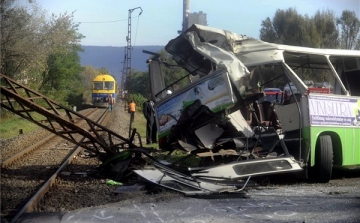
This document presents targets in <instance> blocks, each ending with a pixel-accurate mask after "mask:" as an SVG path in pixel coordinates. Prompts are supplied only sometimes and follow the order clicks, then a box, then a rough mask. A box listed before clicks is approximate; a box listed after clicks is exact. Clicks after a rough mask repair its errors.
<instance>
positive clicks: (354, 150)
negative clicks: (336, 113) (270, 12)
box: [311, 126, 360, 166]
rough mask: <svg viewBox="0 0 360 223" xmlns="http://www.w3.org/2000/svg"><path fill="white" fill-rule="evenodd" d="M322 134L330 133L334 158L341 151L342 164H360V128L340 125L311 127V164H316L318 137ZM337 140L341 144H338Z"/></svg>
mask: <svg viewBox="0 0 360 223" xmlns="http://www.w3.org/2000/svg"><path fill="white" fill-rule="evenodd" d="M320 135H330V136H331V139H332V141H333V150H334V160H336V159H338V157H335V156H336V154H339V153H340V152H341V155H342V165H343V166H346V165H358V164H360V149H359V148H360V139H359V138H360V128H351V127H349V128H339V127H335V126H332V127H321V126H313V127H311V138H312V139H313V141H312V142H311V148H313V149H312V150H311V166H313V165H314V164H315V159H314V157H315V155H314V154H315V147H316V141H317V138H318V137H319V136H320ZM337 140H338V141H339V143H340V145H338V144H337Z"/></svg>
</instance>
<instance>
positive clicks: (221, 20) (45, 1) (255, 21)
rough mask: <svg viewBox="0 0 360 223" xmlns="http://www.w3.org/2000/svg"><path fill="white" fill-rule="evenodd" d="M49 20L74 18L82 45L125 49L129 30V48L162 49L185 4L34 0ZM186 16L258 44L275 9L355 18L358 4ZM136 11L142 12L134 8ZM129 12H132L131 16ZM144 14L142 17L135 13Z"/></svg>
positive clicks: (258, 4) (228, 7) (200, 6)
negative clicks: (71, 15) (203, 19)
mask: <svg viewBox="0 0 360 223" xmlns="http://www.w3.org/2000/svg"><path fill="white" fill-rule="evenodd" d="M33 2H37V3H38V5H39V6H40V7H41V8H42V9H44V10H45V11H46V12H47V14H48V15H49V16H50V15H51V14H52V13H54V14H56V15H59V14H61V13H65V12H67V13H71V12H74V22H76V23H80V26H79V32H80V33H81V34H83V35H84V36H85V38H84V39H82V41H81V44H82V45H88V46H126V45H127V40H126V37H127V36H128V29H129V26H128V24H129V15H130V18H131V19H130V24H131V26H130V28H131V45H132V46H144V45H160V46H164V45H166V44H167V43H168V42H169V41H170V40H171V39H174V38H176V37H177V36H178V33H177V31H178V30H181V29H182V17H183V0H34V1H33ZM189 2H190V7H189V9H190V13H194V12H200V11H202V12H203V13H206V15H207V23H208V26H210V27H214V28H221V29H225V30H229V31H232V32H235V33H238V34H243V35H247V36H250V37H253V38H259V30H260V28H261V22H262V21H263V20H265V19H266V18H267V17H269V18H270V19H272V18H273V17H274V15H275V12H276V10H277V9H282V10H286V9H289V8H290V7H291V8H295V9H296V10H297V12H298V13H299V14H301V15H306V14H307V15H308V16H313V15H315V13H316V11H318V10H320V11H322V10H328V9H329V10H332V11H334V13H335V16H336V17H340V16H341V13H342V11H343V10H351V11H354V12H355V13H356V15H357V17H359V14H360V0H221V1H217V0H189ZM138 7H140V8H138ZM129 10H132V12H131V13H130V14H129ZM141 11H142V13H141V15H139V13H140V12H141Z"/></svg>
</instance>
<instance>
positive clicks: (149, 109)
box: [143, 99, 157, 144]
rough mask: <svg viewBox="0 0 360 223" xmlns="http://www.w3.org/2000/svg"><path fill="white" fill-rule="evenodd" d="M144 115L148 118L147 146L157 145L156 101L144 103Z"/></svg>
mask: <svg viewBox="0 0 360 223" xmlns="http://www.w3.org/2000/svg"><path fill="white" fill-rule="evenodd" d="M143 113H144V116H145V118H146V144H150V143H151V142H152V143H157V141H156V133H157V127H156V120H155V110H154V101H153V100H151V99H149V100H147V101H145V102H144V103H143Z"/></svg>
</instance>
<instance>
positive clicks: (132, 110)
mask: <svg viewBox="0 0 360 223" xmlns="http://www.w3.org/2000/svg"><path fill="white" fill-rule="evenodd" d="M135 111H136V104H135V102H134V101H133V100H131V102H130V104H129V112H130V122H134V118H135Z"/></svg>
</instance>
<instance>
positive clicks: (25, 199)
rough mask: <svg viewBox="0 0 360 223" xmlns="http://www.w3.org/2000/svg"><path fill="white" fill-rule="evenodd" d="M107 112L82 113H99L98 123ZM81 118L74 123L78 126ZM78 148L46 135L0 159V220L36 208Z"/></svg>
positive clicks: (11, 217) (76, 155)
mask: <svg viewBox="0 0 360 223" xmlns="http://www.w3.org/2000/svg"><path fill="white" fill-rule="evenodd" d="M107 114H108V112H106V110H105V111H104V110H96V109H93V110H91V111H90V112H89V113H87V114H85V115H86V116H87V117H91V119H95V116H97V117H100V118H98V121H99V122H98V123H100V124H102V123H104V122H106V121H107V120H109V118H108V115H107ZM96 119H97V118H96ZM75 122H76V121H75ZM81 122H82V121H81V120H80V121H78V122H77V123H76V124H77V125H79V126H81ZM77 137H81V136H77ZM76 140H78V141H81V140H83V139H76ZM81 151H83V148H81V147H79V146H74V145H73V144H71V143H69V142H68V141H65V140H64V139H62V138H60V137H58V136H49V137H46V138H45V139H44V140H41V141H39V142H37V143H36V144H35V145H34V146H30V147H28V148H26V149H24V150H22V151H18V152H17V153H15V154H13V155H9V157H8V158H7V159H6V160H5V161H3V162H2V163H1V168H2V171H1V178H2V180H1V198H2V205H1V218H2V220H3V219H5V220H6V221H9V222H16V220H17V219H18V218H19V217H20V216H21V215H22V214H23V213H25V212H31V211H33V210H34V209H36V207H37V206H38V204H39V202H46V201H44V199H45V200H46V198H44V197H45V196H44V195H45V194H46V193H47V192H48V191H49V190H50V189H51V187H54V186H56V184H57V183H58V182H59V180H57V179H58V177H59V175H60V173H61V172H62V171H64V170H66V168H67V166H68V165H69V164H70V163H71V162H72V160H73V159H74V158H79V153H80V152H81ZM13 152H14V151H13ZM19 190H21V191H19Z"/></svg>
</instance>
